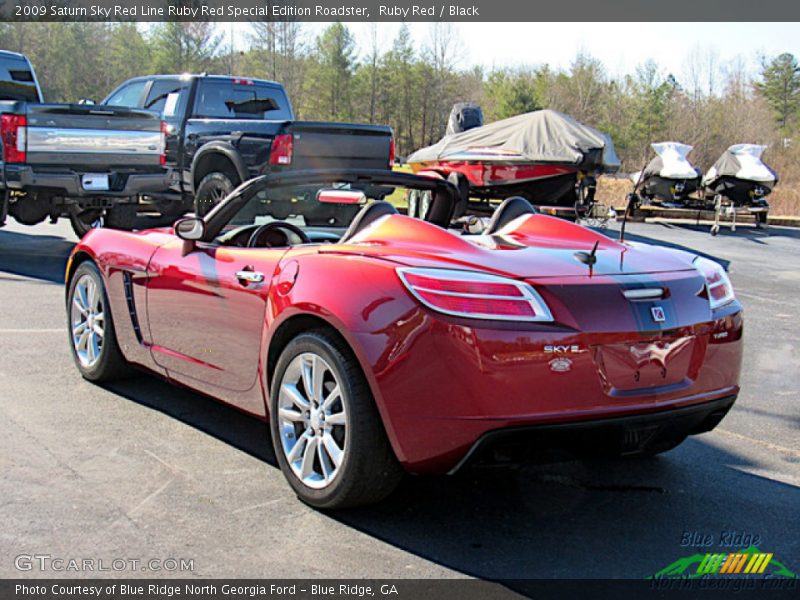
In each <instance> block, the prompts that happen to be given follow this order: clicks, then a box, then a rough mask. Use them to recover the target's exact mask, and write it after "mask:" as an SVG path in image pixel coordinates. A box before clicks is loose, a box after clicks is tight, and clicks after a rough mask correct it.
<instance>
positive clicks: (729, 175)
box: [702, 144, 778, 235]
mask: <svg viewBox="0 0 800 600" xmlns="http://www.w3.org/2000/svg"><path fill="white" fill-rule="evenodd" d="M766 148H767V147H766V146H760V145H757V144H735V145H733V146H731V147H730V148H728V149H727V150H726V151H725V152H723V153H722V156H720V157H719V158H718V159H717V162H715V163H714V166H712V167H711V168H710V169H709V170H708V172H707V173H706V174H705V176H704V177H703V180H702V185H703V190H704V196H705V198H706V200H707V201H708V202H709V204H711V206H713V210H714V211H715V218H714V225H713V226H712V228H711V233H712V234H713V235H716V234H717V233H718V232H719V217H720V214H721V212H722V211H723V210H724V211H725V212H726V213H728V214H731V215H732V217H733V229H735V228H736V212H737V210H743V211H746V212H748V213H750V214H753V215H754V216H755V218H756V227H766V225H767V215H768V213H769V202H768V200H767V198H768V196H769V194H770V193H771V192H772V189H773V188H774V187H775V185H776V184H777V183H778V174H777V173H776V172H775V171H773V170H772V169H771V168H770V167H768V166H767V165H766V164H764V162H762V160H761V155H762V154H763V153H764V150H765V149H766Z"/></svg>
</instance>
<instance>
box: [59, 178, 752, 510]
mask: <svg viewBox="0 0 800 600" xmlns="http://www.w3.org/2000/svg"><path fill="white" fill-rule="evenodd" d="M396 188H411V189H417V190H426V191H430V192H431V193H432V198H433V203H432V205H431V207H430V209H429V211H428V215H427V217H428V220H427V221H421V220H418V219H413V218H410V217H407V216H404V215H401V214H398V213H397V211H396V210H395V208H394V207H393V206H392V205H391V204H389V203H388V202H385V201H382V200H376V198H383V197H385V196H387V194H391V193H392V192H393V191H394V189H396ZM456 198H457V190H456V189H455V187H453V186H452V185H451V184H449V183H447V182H446V181H442V180H436V179H429V178H423V177H417V176H414V175H408V174H401V173H390V172H380V171H358V172H356V171H344V172H331V171H307V172H294V173H287V174H281V175H266V176H263V177H259V178H256V179H253V180H251V181H249V182H246V183H244V184H242V185H241V186H240V187H239V188H237V189H236V190H235V191H234V192H233V193H231V195H230V196H228V197H227V198H226V199H224V200H223V201H222V202H221V203H220V204H219V205H218V206H217V207H216V208H215V209H214V210H213V211H211V212H210V213H209V214H208V215H206V216H205V217H203V218H202V219H201V218H196V217H185V218H183V219H181V220H179V221H177V222H176V224H175V226H174V228H172V229H167V228H164V229H153V230H149V231H139V232H127V231H115V230H110V229H96V230H93V231H91V232H89V233H88V234H87V235H86V237H84V239H83V240H82V241H81V242H80V243H79V244H78V245H77V246H76V248H75V250H74V252H73V253H72V256H71V258H70V261H69V264H68V267H67V273H66V279H67V314H68V319H69V332H70V340H71V344H70V347H71V349H72V352H73V355H74V358H75V363H76V365H77V367H78V369H79V370H80V372H81V374H82V375H83V376H84V377H85V378H86V379H88V380H90V381H106V380H110V379H112V378H115V377H120V376H123V375H125V374H126V373H127V372H128V369H129V366H130V365H136V366H139V367H144V368H145V369H148V370H150V371H153V372H155V373H158V374H160V375H162V376H163V377H165V378H167V379H168V380H169V381H172V382H175V383H177V384H180V385H183V386H186V387H189V388H192V389H194V390H197V391H199V392H202V393H204V394H207V395H209V396H212V397H214V398H216V399H218V400H221V401H224V402H226V403H229V404H231V405H234V406H235V407H237V408H239V409H241V410H243V411H246V412H248V413H252V414H254V415H256V416H258V417H260V418H263V419H269V421H270V424H271V425H270V426H271V431H272V442H273V444H274V447H275V453H276V455H277V460H278V462H279V464H280V467H281V469H282V471H283V473H284V475H285V476H286V478H287V480H288V481H289V483H290V484H291V486H292V487H293V488H294V490H295V491H296V493H297V494H298V495H299V496H300V498H301V499H302V500H304V501H305V502H307V503H309V504H311V505H313V506H317V507H321V508H341V507H346V506H355V505H359V504H365V503H369V502H375V501H378V500H380V499H381V498H383V497H385V496H386V495H387V494H389V493H390V492H391V491H392V490H393V489H394V487H395V486H396V485H397V483H398V481H399V480H400V478H401V476H402V473H403V472H404V471H407V472H412V473H451V472H455V471H457V470H459V469H460V468H462V467H464V466H465V465H473V464H495V463H506V462H508V463H511V462H518V461H521V460H530V459H536V460H541V459H547V460H551V459H552V458H553V457H554V455H556V457H558V456H562V455H565V454H564V451H568V452H569V454H568V455H569V456H574V455H576V454H577V455H590V456H598V455H606V456H608V455H616V456H623V455H652V454H656V453H659V452H663V451H665V450H668V449H670V448H672V447H674V446H676V445H677V444H679V443H680V442H681V441H683V440H684V439H685V438H686V436H687V435H690V434H695V433H700V432H704V431H709V430H710V429H712V428H713V427H714V426H716V425H717V423H719V421H720V420H721V419H722V418H723V417H724V415H725V414H726V412H727V411H728V410H729V409H730V407H731V405H732V404H733V402H734V400H735V399H736V395H737V393H738V391H739V387H738V380H739V371H740V368H741V359H742V314H741V306H740V304H739V303H738V301H737V300H736V299H735V297H734V293H733V288H732V287H731V283H730V281H729V279H728V277H727V275H726V273H725V271H724V269H723V268H722V267H720V266H719V265H718V264H717V263H715V262H713V261H711V260H708V259H706V258H702V257H699V256H696V255H693V254H690V253H687V252H684V251H680V250H674V249H667V248H661V247H654V246H650V245H645V244H639V243H631V242H624V243H620V242H617V241H614V240H611V239H609V238H608V237H604V236H603V235H600V234H598V233H595V232H594V231H592V230H590V229H586V228H584V227H581V226H579V225H576V224H573V223H569V222H566V221H563V220H560V219H555V218H551V217H547V216H544V215H540V214H537V213H536V211H535V210H534V209H533V208H532V207H531V206H530V204H528V202H527V201H525V200H524V199H522V198H509V199H507V200H506V201H505V202H504V203H503V204H502V205H501V206H500V207H499V208H498V209H497V210H496V212H495V213H494V215H493V216H492V218H491V220H490V221H489V222H488V224H487V225H486V227H485V230H484V231H483V232H482V233H481V234H464V233H462V232H459V231H454V230H450V229H448V228H447V227H448V226H449V224H450V222H451V217H452V213H453V209H454V206H455V202H456ZM265 442H266V440H265Z"/></svg>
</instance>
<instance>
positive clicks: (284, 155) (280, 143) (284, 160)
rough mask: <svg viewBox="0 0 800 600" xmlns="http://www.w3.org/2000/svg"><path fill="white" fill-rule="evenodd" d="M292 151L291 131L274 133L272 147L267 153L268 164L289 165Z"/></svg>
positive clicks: (292, 139) (292, 138) (292, 137)
mask: <svg viewBox="0 0 800 600" xmlns="http://www.w3.org/2000/svg"><path fill="white" fill-rule="evenodd" d="M293 151H294V136H292V134H291V133H282V134H281V135H276V136H275V139H274V140H273V141H272V149H271V150H270V153H269V164H271V165H290V164H292V152H293Z"/></svg>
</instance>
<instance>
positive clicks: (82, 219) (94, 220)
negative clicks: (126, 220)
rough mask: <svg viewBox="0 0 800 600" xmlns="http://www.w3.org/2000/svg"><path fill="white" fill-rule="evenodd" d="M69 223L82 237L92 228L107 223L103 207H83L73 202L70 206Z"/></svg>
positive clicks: (76, 233)
mask: <svg viewBox="0 0 800 600" xmlns="http://www.w3.org/2000/svg"><path fill="white" fill-rule="evenodd" d="M69 223H70V225H72V231H74V232H75V235H77V236H78V237H79V238H82V237H83V236H85V235H86V234H87V233H89V231H90V230H92V229H95V228H97V227H102V226H103V225H104V224H105V213H104V211H103V210H102V209H95V208H87V209H83V208H81V207H80V206H78V205H77V204H72V205H70V207H69Z"/></svg>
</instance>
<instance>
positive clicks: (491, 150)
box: [407, 104, 620, 218]
mask: <svg viewBox="0 0 800 600" xmlns="http://www.w3.org/2000/svg"><path fill="white" fill-rule="evenodd" d="M475 109H476V106H475V105H473V104H464V105H456V106H455V107H454V110H453V113H456V114H455V115H454V114H451V117H450V121H449V126H448V135H445V137H443V138H442V139H441V140H440V141H439V142H437V143H436V144H434V145H432V146H428V147H426V148H422V149H420V150H417V151H416V152H414V153H413V154H412V155H411V156H409V157H408V160H407V162H408V164H409V166H410V167H411V170H412V171H414V172H415V173H417V174H422V175H428V176H433V177H437V176H438V177H442V178H446V179H448V180H449V181H450V182H451V183H453V184H454V185H455V186H456V187H457V188H458V189H459V192H460V195H461V200H460V202H459V206H458V207H457V209H456V215H455V216H456V217H459V216H461V215H463V214H464V213H465V212H466V210H467V209H468V208H469V209H470V210H473V211H476V212H487V211H489V210H491V206H490V204H489V200H490V199H498V200H502V199H505V198H508V197H510V196H522V197H524V198H526V199H527V200H529V201H530V202H531V203H532V204H534V205H535V206H537V208H539V210H540V211H541V212H544V213H548V214H555V215H560V216H565V217H568V218H579V217H582V216H585V215H586V214H587V213H588V212H589V210H590V209H591V207H592V205H593V203H594V194H595V189H596V177H597V176H598V175H599V174H601V173H612V172H616V171H617V170H618V169H619V166H620V162H619V158H617V155H616V152H615V150H614V144H613V143H612V141H611V138H610V137H609V136H607V135H606V134H604V133H602V132H600V131H598V130H596V129H594V128H592V127H588V126H586V125H583V124H581V123H579V122H578V121H576V120H575V119H573V118H571V117H569V116H567V115H564V114H561V113H559V112H556V111H554V110H538V111H534V112H530V113H525V114H521V115H517V116H515V117H511V118H508V119H503V120H502V121H496V122H494V123H490V124H489V125H480V126H476V125H477V123H478V122H481V118H478V115H479V113H478V111H479V110H480V109H478V111H476V110H475ZM458 113H460V114H458ZM480 117H482V115H480ZM463 124H467V125H468V126H469V125H471V127H469V128H465V130H462V131H459V130H458V129H459V128H461V126H462V125H463ZM408 202H409V214H411V215H412V216H415V217H422V218H424V217H425V213H426V212H427V203H426V198H425V197H424V195H419V196H418V195H414V194H410V195H409V198H408Z"/></svg>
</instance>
